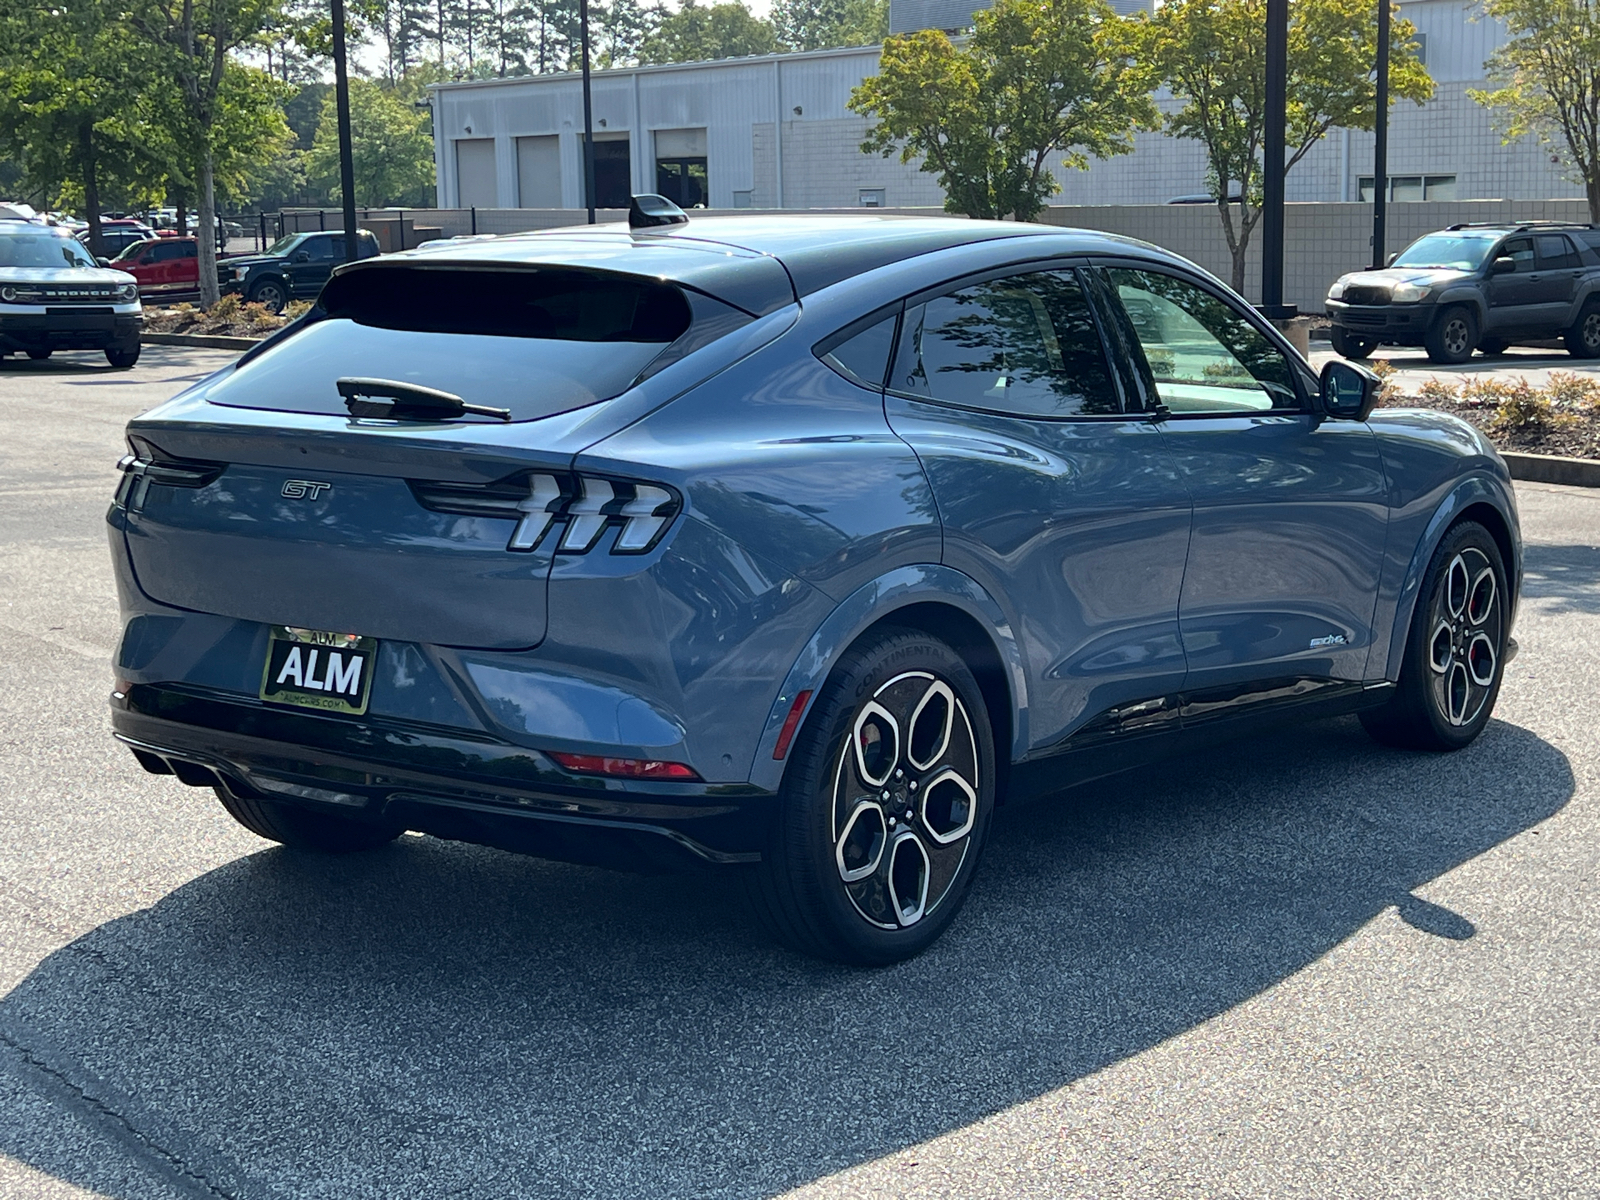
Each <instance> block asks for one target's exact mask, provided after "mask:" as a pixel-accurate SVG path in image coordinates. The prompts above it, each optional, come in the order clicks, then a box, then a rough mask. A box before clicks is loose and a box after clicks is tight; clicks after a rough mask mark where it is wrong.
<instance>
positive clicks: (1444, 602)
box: [1361, 521, 1509, 750]
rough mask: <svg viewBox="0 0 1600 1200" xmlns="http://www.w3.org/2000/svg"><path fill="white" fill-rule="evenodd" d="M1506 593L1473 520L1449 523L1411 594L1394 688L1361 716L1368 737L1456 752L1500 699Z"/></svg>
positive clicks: (1496, 560)
mask: <svg viewBox="0 0 1600 1200" xmlns="http://www.w3.org/2000/svg"><path fill="white" fill-rule="evenodd" d="M1507 595H1508V593H1507V591H1506V571H1505V563H1504V562H1503V561H1502V560H1501V557H1500V547H1499V546H1498V545H1496V544H1495V540H1494V538H1493V537H1491V536H1490V535H1489V531H1488V530H1487V529H1485V528H1484V527H1483V526H1482V525H1479V524H1478V523H1477V522H1476V521H1462V522H1460V523H1458V524H1457V525H1455V526H1453V527H1452V528H1451V529H1450V530H1449V531H1448V532H1447V533H1446V534H1445V535H1444V540H1443V541H1441V542H1440V543H1439V548H1438V549H1437V550H1435V551H1434V554H1433V560H1432V562H1430V563H1429V564H1428V573H1427V575H1426V576H1424V578H1423V581H1422V590H1421V591H1420V592H1419V593H1418V594H1417V608H1416V612H1415V613H1414V614H1413V616H1412V618H1411V628H1410V631H1409V633H1408V634H1407V635H1406V649H1405V657H1404V658H1403V659H1402V660H1401V665H1400V680H1399V686H1398V688H1397V689H1396V691H1395V694H1394V696H1393V698H1392V699H1390V701H1389V702H1388V703H1387V704H1385V705H1384V706H1383V707H1382V708H1376V709H1369V710H1368V711H1366V712H1364V713H1362V714H1361V724H1362V725H1363V726H1365V727H1366V730H1367V732H1368V733H1370V734H1371V735H1372V736H1373V737H1375V738H1377V740H1378V741H1380V742H1383V743H1384V744H1385V745H1389V746H1401V747H1404V748H1406V749H1410V750H1459V749H1461V748H1462V747H1463V746H1465V745H1467V744H1468V743H1470V742H1471V741H1472V740H1473V739H1474V738H1476V737H1477V736H1478V734H1479V733H1481V732H1482V731H1483V727H1484V726H1485V725H1487V724H1488V723H1489V716H1490V714H1491V713H1493V711H1494V703H1495V700H1496V698H1497V697H1498V696H1499V695H1500V682H1501V679H1502V677H1503V675H1504V671H1505V647H1506V638H1507V636H1508V633H1509V630H1508V629H1507V627H1506V618H1507V611H1506V600H1507ZM1441 664H1442V665H1441Z"/></svg>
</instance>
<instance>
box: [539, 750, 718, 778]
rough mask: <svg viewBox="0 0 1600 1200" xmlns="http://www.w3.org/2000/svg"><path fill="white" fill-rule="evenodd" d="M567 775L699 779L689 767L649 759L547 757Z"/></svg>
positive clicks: (582, 756) (578, 756) (554, 755)
mask: <svg viewBox="0 0 1600 1200" xmlns="http://www.w3.org/2000/svg"><path fill="white" fill-rule="evenodd" d="M550 757H551V758H553V759H555V760H556V761H557V762H558V763H560V764H561V765H562V766H563V767H565V768H566V769H567V770H569V771H575V772H577V773H578V774H580V775H615V776H618V777H620V778H623V779H699V778H700V776H699V775H697V774H695V772H694V768H693V767H687V766H684V764H683V763H674V762H660V761H658V760H656V759H653V758H606V757H605V756H604V755H600V754H556V753H554V752H552V753H551V755H550Z"/></svg>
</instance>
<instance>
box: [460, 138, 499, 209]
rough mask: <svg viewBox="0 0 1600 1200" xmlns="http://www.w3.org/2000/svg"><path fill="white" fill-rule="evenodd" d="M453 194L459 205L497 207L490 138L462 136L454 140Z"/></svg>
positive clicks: (496, 188) (492, 150)
mask: <svg viewBox="0 0 1600 1200" xmlns="http://www.w3.org/2000/svg"><path fill="white" fill-rule="evenodd" d="M456 197H457V199H456V204H457V205H458V206H459V207H461V208H498V207H499V204H500V196H499V188H498V187H496V185H495V170H494V139H493V138H463V139H461V140H460V141H458V142H456Z"/></svg>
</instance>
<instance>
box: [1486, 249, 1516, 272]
mask: <svg viewBox="0 0 1600 1200" xmlns="http://www.w3.org/2000/svg"><path fill="white" fill-rule="evenodd" d="M1516 269H1517V260H1516V259H1514V258H1512V257H1511V256H1510V255H1507V254H1502V255H1501V256H1500V257H1499V258H1497V259H1495V260H1494V261H1493V262H1492V263H1490V264H1489V274H1491V275H1509V274H1511V273H1512V272H1513V271H1515V270H1516Z"/></svg>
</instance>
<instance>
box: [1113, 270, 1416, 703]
mask: <svg viewBox="0 0 1600 1200" xmlns="http://www.w3.org/2000/svg"><path fill="white" fill-rule="evenodd" d="M1105 281H1106V283H1107V285H1108V288H1109V290H1110V291H1111V292H1112V293H1113V294H1114V295H1115V297H1116V300H1117V301H1118V302H1119V303H1120V305H1121V311H1122V313H1123V314H1124V318H1123V319H1125V320H1126V321H1127V322H1128V324H1129V325H1131V327H1132V330H1133V334H1134V336H1135V338H1136V340H1137V342H1138V345H1139V351H1140V352H1139V354H1138V356H1137V359H1138V363H1139V366H1140V369H1141V371H1142V372H1143V373H1144V375H1145V379H1146V381H1147V386H1149V387H1150V388H1152V389H1153V393H1154V394H1155V395H1156V396H1157V397H1159V399H1160V401H1161V402H1162V404H1163V405H1165V407H1166V410H1167V413H1166V416H1165V419H1163V420H1162V421H1161V422H1160V424H1159V426H1158V427H1159V429H1160V431H1161V436H1162V440H1163V442H1164V443H1165V444H1166V446H1167V447H1168V449H1169V450H1170V452H1171V454H1172V456H1173V458H1174V460H1175V462H1176V464H1177V467H1178V470H1179V474H1180V477H1181V478H1182V480H1183V481H1184V483H1185V484H1186V485H1187V487H1188V489H1189V493H1190V496H1191V498H1192V499H1193V502H1194V519H1193V536H1192V538H1191V540H1190V544H1189V555H1188V563H1187V566H1186V567H1185V569H1184V575H1183V593H1182V598H1181V600H1180V603H1179V611H1178V624H1179V628H1180V630H1181V631H1182V636H1183V648H1184V653H1185V656H1186V658H1187V660H1188V665H1189V671H1188V675H1187V676H1186V678H1185V682H1184V691H1185V693H1193V692H1194V691H1196V690H1203V689H1206V688H1208V687H1224V686H1228V685H1235V684H1238V683H1241V682H1254V681H1270V680H1295V679H1335V680H1360V679H1363V678H1365V675H1366V668H1367V656H1368V650H1369V648H1370V647H1371V645H1372V640H1373V614H1374V610H1375V607H1376V604H1377V594H1378V578H1379V572H1380V569H1381V567H1382V564H1383V552H1384V539H1385V535H1386V532H1387V526H1388V506H1387V486H1386V482H1385V477H1384V473H1383V464H1382V461H1381V458H1380V455H1379V450H1378V443H1377V438H1376V436H1375V435H1374V434H1373V432H1372V430H1371V429H1370V428H1368V426H1367V425H1366V424H1365V423H1364V422H1354V421H1329V420H1325V419H1323V418H1322V417H1321V415H1320V414H1319V413H1317V412H1316V411H1315V410H1314V405H1313V403H1312V397H1313V386H1314V377H1312V376H1311V374H1310V372H1309V370H1308V369H1307V368H1305V367H1304V365H1303V364H1297V362H1296V361H1295V360H1293V359H1291V357H1290V354H1289V353H1288V352H1287V351H1285V350H1284V349H1283V348H1282V346H1281V344H1280V343H1279V342H1278V341H1276V340H1275V339H1274V338H1272V337H1270V336H1269V335H1268V333H1267V332H1266V330H1267V327H1266V326H1264V324H1263V323H1262V322H1261V320H1260V318H1259V317H1258V316H1257V315H1256V314H1255V313H1254V312H1253V311H1251V310H1250V309H1249V308H1248V307H1246V306H1244V305H1243V304H1241V303H1240V302H1239V301H1238V300H1237V299H1236V298H1233V297H1231V296H1229V295H1227V294H1225V293H1224V291H1223V289H1222V288H1221V287H1220V286H1219V285H1216V284H1214V283H1212V282H1210V281H1207V280H1203V279H1201V278H1200V277H1199V276H1189V275H1186V274H1184V273H1182V272H1181V271H1179V270H1178V269H1176V268H1171V269H1169V268H1165V267H1159V268H1158V267H1152V266H1149V265H1146V264H1134V263H1108V264H1107V270H1106V276H1105Z"/></svg>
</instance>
